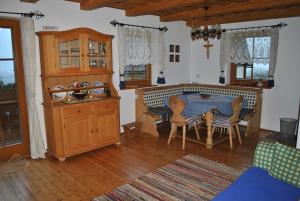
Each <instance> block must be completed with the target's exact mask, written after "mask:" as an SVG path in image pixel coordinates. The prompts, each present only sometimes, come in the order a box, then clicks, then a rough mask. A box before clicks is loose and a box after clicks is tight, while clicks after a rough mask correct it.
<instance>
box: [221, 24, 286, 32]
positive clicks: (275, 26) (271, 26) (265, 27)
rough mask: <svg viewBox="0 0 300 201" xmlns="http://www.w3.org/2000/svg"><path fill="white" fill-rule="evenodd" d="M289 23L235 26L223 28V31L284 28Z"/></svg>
mask: <svg viewBox="0 0 300 201" xmlns="http://www.w3.org/2000/svg"><path fill="white" fill-rule="evenodd" d="M286 26H287V24H286V23H284V22H280V23H279V24H274V25H269V26H257V27H242V28H234V29H222V31H223V32H226V31H238V30H247V29H268V28H271V29H274V28H279V29H281V28H283V27H286Z"/></svg>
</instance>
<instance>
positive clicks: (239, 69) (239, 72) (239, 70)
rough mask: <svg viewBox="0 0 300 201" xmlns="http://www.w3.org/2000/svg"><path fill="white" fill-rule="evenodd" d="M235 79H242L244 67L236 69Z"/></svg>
mask: <svg viewBox="0 0 300 201" xmlns="http://www.w3.org/2000/svg"><path fill="white" fill-rule="evenodd" d="M236 78H237V79H244V66H238V67H237V68H236Z"/></svg>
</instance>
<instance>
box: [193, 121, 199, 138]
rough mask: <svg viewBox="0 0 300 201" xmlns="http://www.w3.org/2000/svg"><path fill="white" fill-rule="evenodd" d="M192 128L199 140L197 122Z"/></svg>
mask: <svg viewBox="0 0 300 201" xmlns="http://www.w3.org/2000/svg"><path fill="white" fill-rule="evenodd" d="M194 128H195V132H196V135H197V140H199V141H200V135H199V131H198V127H197V124H195V125H194Z"/></svg>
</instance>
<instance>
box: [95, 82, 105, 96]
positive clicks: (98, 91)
mask: <svg viewBox="0 0 300 201" xmlns="http://www.w3.org/2000/svg"><path fill="white" fill-rule="evenodd" d="M93 86H104V84H103V82H100V81H96V82H94V84H93ZM93 93H94V94H103V93H104V88H95V89H93Z"/></svg>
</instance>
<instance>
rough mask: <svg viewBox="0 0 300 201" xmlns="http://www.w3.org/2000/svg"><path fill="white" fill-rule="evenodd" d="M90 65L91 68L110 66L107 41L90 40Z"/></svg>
mask: <svg viewBox="0 0 300 201" xmlns="http://www.w3.org/2000/svg"><path fill="white" fill-rule="evenodd" d="M88 65H89V68H90V69H99V68H105V67H107V66H108V59H107V45H106V43H105V42H99V41H95V40H91V39H89V40H88Z"/></svg>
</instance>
